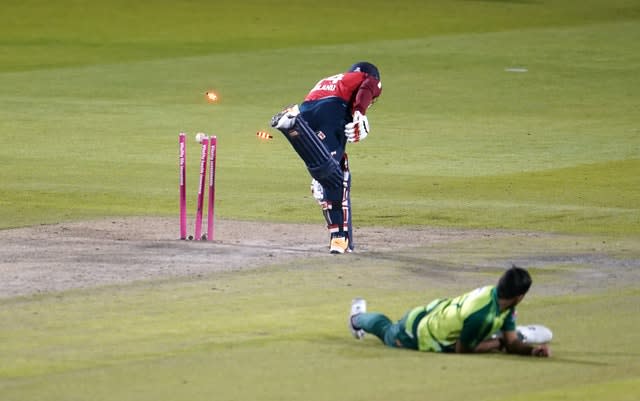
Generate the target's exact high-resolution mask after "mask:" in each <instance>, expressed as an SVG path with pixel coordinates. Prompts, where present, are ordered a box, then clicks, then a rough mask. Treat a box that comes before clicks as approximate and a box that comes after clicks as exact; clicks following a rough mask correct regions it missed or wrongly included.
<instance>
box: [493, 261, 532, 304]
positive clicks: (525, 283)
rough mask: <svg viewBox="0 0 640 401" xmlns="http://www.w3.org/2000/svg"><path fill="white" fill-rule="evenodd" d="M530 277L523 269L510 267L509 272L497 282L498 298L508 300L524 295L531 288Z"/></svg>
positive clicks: (514, 266)
mask: <svg viewBox="0 0 640 401" xmlns="http://www.w3.org/2000/svg"><path fill="white" fill-rule="evenodd" d="M531 282H532V281H531V276H530V275H529V272H528V271H526V270H525V269H523V268H521V267H518V266H516V265H513V266H511V268H510V269H509V270H507V271H506V272H504V274H503V275H502V276H501V277H500V280H498V286H497V287H496V288H497V291H498V298H502V299H510V298H514V297H517V296H520V295H523V294H526V293H527V291H529V287H531Z"/></svg>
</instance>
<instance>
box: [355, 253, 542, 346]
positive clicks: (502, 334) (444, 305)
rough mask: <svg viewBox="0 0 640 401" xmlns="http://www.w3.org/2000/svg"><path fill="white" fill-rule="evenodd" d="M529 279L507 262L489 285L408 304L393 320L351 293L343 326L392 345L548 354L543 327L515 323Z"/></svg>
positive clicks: (519, 269) (525, 274)
mask: <svg viewBox="0 0 640 401" xmlns="http://www.w3.org/2000/svg"><path fill="white" fill-rule="evenodd" d="M531 282H532V281H531V276H530V275H529V272H527V270H525V269H522V268H520V267H517V266H513V267H511V268H510V269H508V270H507V271H506V272H505V273H504V274H503V275H502V276H501V277H500V279H499V281H498V283H497V285H495V286H493V285H492V286H486V287H481V288H477V289H475V290H473V291H470V292H467V293H465V294H462V295H460V296H458V297H455V298H441V299H436V300H434V301H432V302H431V303H429V304H428V305H427V306H418V307H415V308H413V309H411V310H409V311H408V312H407V313H406V314H405V315H404V317H403V318H402V319H400V320H399V321H398V322H397V323H392V322H391V320H390V319H389V318H388V317H387V316H385V315H383V314H381V313H367V312H366V309H367V307H366V301H365V300H364V299H362V298H356V299H354V300H353V301H352V303H351V313H350V315H349V322H348V323H349V329H350V330H351V333H352V334H353V336H354V337H355V338H357V339H362V338H363V337H364V335H365V333H371V334H374V335H375V336H377V337H378V338H380V340H382V342H383V343H384V344H385V345H387V346H389V347H394V348H408V349H413V350H418V351H431V352H457V353H472V352H474V353H479V352H492V351H504V352H508V353H512V354H520V355H530V356H540V357H549V356H551V349H550V348H549V346H548V345H547V344H546V342H548V341H550V340H551V331H550V330H549V329H547V328H546V327H544V326H538V325H531V326H517V327H516V305H518V304H519V303H520V302H521V301H522V299H523V298H524V296H525V294H526V293H527V291H528V290H529V287H530V286H531ZM497 333H499V334H497Z"/></svg>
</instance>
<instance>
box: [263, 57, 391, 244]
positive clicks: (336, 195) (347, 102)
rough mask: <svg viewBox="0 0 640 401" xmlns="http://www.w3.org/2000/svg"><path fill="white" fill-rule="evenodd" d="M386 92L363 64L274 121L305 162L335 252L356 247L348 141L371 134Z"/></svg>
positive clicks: (319, 88)
mask: <svg viewBox="0 0 640 401" xmlns="http://www.w3.org/2000/svg"><path fill="white" fill-rule="evenodd" d="M381 93H382V83H381V81H380V73H379V71H378V68H377V67H376V66H375V65H373V64H371V63H369V62H358V63H355V64H354V65H352V66H351V67H350V68H349V69H348V70H347V71H346V72H343V73H340V74H337V75H332V76H330V77H326V78H323V79H321V80H320V81H318V83H317V84H316V85H315V86H314V87H313V88H312V89H311V91H310V92H309V93H308V94H307V96H306V97H305V98H304V101H303V102H302V103H300V104H299V105H298V104H295V105H291V106H288V107H286V108H285V109H284V110H282V111H281V112H279V113H277V114H276V115H275V116H273V118H272V119H271V126H272V127H274V128H276V129H278V130H279V131H280V132H282V133H283V134H284V136H285V137H286V138H287V140H288V141H289V143H291V146H292V147H293V149H294V150H295V151H296V153H298V155H299V156H300V158H301V159H302V161H303V162H304V163H305V165H306V167H307V170H308V171H309V174H310V175H311V177H312V178H313V179H312V181H311V192H312V194H313V197H314V198H315V199H316V200H317V201H318V203H319V204H320V206H321V208H322V214H323V216H324V219H325V220H326V222H327V228H328V229H329V236H330V244H329V251H330V252H331V253H335V254H343V253H346V252H352V251H353V249H354V243H353V229H352V224H351V194H350V190H351V174H350V171H349V162H348V158H347V153H346V152H345V149H346V145H347V142H350V143H357V142H360V141H361V140H363V139H364V138H366V137H367V135H369V121H368V119H367V116H366V113H367V110H368V109H369V107H370V106H371V105H372V104H373V103H374V102H375V100H376V99H377V98H378V97H379V96H380V94H381Z"/></svg>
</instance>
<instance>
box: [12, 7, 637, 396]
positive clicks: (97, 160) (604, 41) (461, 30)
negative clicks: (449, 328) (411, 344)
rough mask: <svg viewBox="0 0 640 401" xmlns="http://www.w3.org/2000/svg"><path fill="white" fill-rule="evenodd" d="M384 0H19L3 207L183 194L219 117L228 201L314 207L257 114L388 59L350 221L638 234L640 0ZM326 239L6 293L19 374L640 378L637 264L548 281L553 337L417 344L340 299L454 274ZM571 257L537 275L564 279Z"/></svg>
mask: <svg viewBox="0 0 640 401" xmlns="http://www.w3.org/2000/svg"><path fill="white" fill-rule="evenodd" d="M219 3H223V4H219ZM366 4H367V6H366V7H363V6H362V2H356V1H351V0H346V1H344V0H343V1H333V0H330V1H324V2H322V3H317V2H311V1H306V0H303V1H299V2H287V1H279V0H278V1H259V0H251V1H239V2H224V1H222V2H213V1H212V2H207V1H199V0H193V1H188V2H170V1H162V0H152V1H145V2H140V3H134V2H125V1H121V0H105V1H102V2H89V1H76V0H60V1H55V2H54V1H45V0H22V1H15V0H8V1H4V2H3V6H2V12H1V13H0V87H1V88H2V90H1V91H0V229H12V228H16V227H24V226H31V225H38V224H48V223H56V222H61V221H78V220H85V219H93V218H103V217H108V216H141V215H145V216H173V215H176V213H177V195H178V194H177V178H178V174H177V138H178V133H179V132H180V131H186V132H188V133H189V138H188V139H189V141H190V144H189V147H188V150H187V152H188V156H189V165H188V168H189V177H188V182H189V183H190V184H191V187H190V191H191V192H192V190H193V188H194V187H195V185H194V184H195V182H196V178H197V176H196V175H197V168H196V164H197V162H196V158H197V157H196V156H197V154H198V147H197V145H196V144H195V143H194V140H193V136H194V135H195V133H196V132H198V131H204V132H207V133H210V134H215V135H217V136H218V140H219V150H218V161H217V165H218V175H217V193H216V200H217V204H216V208H217V209H216V213H217V216H218V217H220V218H223V219H238V220H259V221H274V222H293V223H298V222H300V223H310V222H314V223H317V222H318V219H319V215H318V212H317V210H316V208H315V205H313V204H312V202H311V201H310V200H309V195H308V190H307V188H308V182H309V178H308V176H307V174H306V172H305V170H304V168H303V165H302V163H301V162H300V160H299V159H298V158H297V156H296V155H295V154H294V152H293V151H292V149H291V148H290V146H289V144H288V143H287V142H286V141H285V140H284V139H283V138H281V135H280V134H278V133H277V132H272V134H273V135H274V137H275V138H274V139H273V140H272V141H269V142H260V141H258V140H257V139H256V136H255V133H256V131H258V130H264V129H268V122H269V120H270V118H271V116H272V115H273V114H274V113H275V112H277V111H278V110H279V109H280V108H281V107H282V106H284V105H286V104H288V103H291V102H295V101H300V100H301V98H302V97H303V96H304V95H305V94H306V92H307V91H308V90H309V89H310V87H311V86H312V85H313V84H314V83H315V82H316V80H317V79H319V78H321V77H323V76H325V75H328V74H334V73H337V72H340V71H341V70H343V69H345V68H347V67H348V66H349V65H351V64H352V63H353V62H355V61H359V60H370V61H372V62H374V63H376V64H377V65H378V66H379V67H380V70H381V75H382V81H383V85H384V92H383V95H382V97H381V99H380V100H379V101H378V102H377V103H376V105H375V107H374V108H372V109H371V110H370V112H369V114H368V115H369V120H370V122H371V134H370V135H369V137H368V138H367V139H366V140H365V141H363V142H362V143H360V144H356V145H352V146H350V147H349V149H348V151H349V155H350V165H351V169H352V173H353V179H354V182H353V193H352V196H353V203H354V204H353V210H354V222H355V223H356V225H358V226H387V227H390V226H418V227H454V228H483V229H484V228H486V229H510V230H531V231H539V232H546V233H559V234H562V235H567V236H568V237H567V238H569V239H570V240H567V242H566V243H564V242H563V243H558V244H553V243H544V244H541V243H532V244H529V243H527V244H515V245H516V246H518V247H520V248H517V247H515V246H514V244H512V243H506V242H505V243H494V244H487V243H485V242H481V241H480V242H478V243H471V244H460V245H459V246H457V247H456V248H455V249H452V250H451V251H452V252H460V256H459V257H460V258H462V257H463V256H462V255H464V256H465V257H466V259H464V264H467V263H468V264H469V265H475V264H482V263H485V262H486V261H487V260H490V261H491V262H492V263H498V262H496V261H498V260H502V259H500V258H499V257H497V256H496V255H495V254H494V253H495V252H498V250H500V252H504V254H505V255H504V256H503V257H504V258H505V259H509V256H513V255H519V252H525V253H526V252H527V251H530V252H534V253H535V252H542V250H545V249H551V251H553V252H557V253H561V252H562V250H563V249H567V248H568V247H570V246H572V245H571V244H573V243H575V244H577V243H578V242H580V243H581V244H582V245H581V248H580V249H579V250H575V249H574V250H572V252H589V250H590V249H592V248H593V249H595V248H598V247H600V246H602V244H604V243H605V242H606V243H607V244H611V245H608V246H610V248H608V249H606V250H605V252H606V253H607V254H608V255H610V256H611V257H612V258H618V259H621V260H625V259H630V260H637V259H638V258H640V256H638V255H640V174H639V172H640V109H639V106H638V105H639V104H640V4H639V3H638V2H637V1H634V0H608V1H604V0H583V1H578V0H556V1H544V0H541V1H524V0H522V1H515V0H514V1H507V0H502V1H499V0H493V1H480V0H466V1H465V0H449V1H444V0H442V1H417V0H415V1H414V0H409V1H402V2H388V1H383V0H370V1H368V2H367V3H366ZM510 68H516V69H526V72H512V71H510V70H509V69H510ZM518 71H519V70H518ZM209 89H215V90H217V91H218V92H219V93H220V96H221V100H220V102H219V103H217V104H214V105H212V104H208V103H207V102H206V101H205V99H204V92H205V91H206V90H209ZM381 183H384V184H385V188H384V190H381ZM192 193H193V192H192ZM190 201H192V199H190ZM474 246H476V247H477V248H473V247H474ZM26 247H27V248H26V251H28V244H26ZM468 247H471V248H472V249H470V248H468ZM551 251H550V252H551ZM431 257H434V256H432V255H430V254H429V253H428V252H427V251H422V252H419V253H418V255H416V258H418V259H421V260H422V259H424V260H426V259H428V258H431ZM307 263H308V268H305V269H300V268H299V266H297V265H296V266H294V265H286V264H285V265H279V266H274V267H273V268H269V269H265V270H260V271H254V272H251V273H234V274H231V273H228V274H222V275H216V276H212V277H204V278H201V279H199V280H195V279H193V280H188V279H180V280H167V281H162V282H148V283H137V284H132V285H126V286H113V287H100V288H96V289H91V290H83V291H70V292H64V293H53V294H44V295H37V296H29V297H20V298H6V297H3V298H1V299H0V320H1V321H2V322H3V323H2V324H1V325H0V399H2V400H88V399H90V400H157V399H172V400H189V401H193V400H211V399H215V400H309V401H311V400H329V399H332V400H333V399H335V400H340V399H352V400H369V401H372V400H388V399H391V398H397V399H401V400H418V399H429V400H432V401H437V400H454V399H456V400H458V399H461V398H466V399H468V398H471V397H473V398H474V399H478V400H538V399H545V400H587V399H588V400H604V401H612V400H637V399H638V398H640V380H638V377H640V365H639V364H638V362H637V359H638V355H640V346H638V344H637V339H636V337H637V336H636V333H637V331H638V330H639V329H640V324H639V322H638V319H637V318H635V316H636V314H637V312H638V306H637V305H638V301H639V299H638V298H639V296H640V292H639V291H638V285H637V283H620V289H619V290H616V291H593V292H589V293H587V294H581V295H579V296H574V294H573V293H572V292H571V291H568V292H566V293H560V294H555V295H553V294H550V293H549V294H546V295H545V294H539V295H540V296H535V294H534V296H533V297H531V299H530V300H528V301H527V303H526V305H523V311H522V312H523V314H525V316H526V317H527V319H526V320H531V321H543V322H545V324H548V325H549V326H551V327H553V328H554V332H555V334H556V335H557V338H558V340H557V342H556V343H555V344H554V347H555V350H556V357H555V358H552V359H551V360H548V361H541V360H529V359H524V358H514V357H508V356H507V357H505V356H497V355H491V356H480V357H476V356H474V357H468V356H444V355H417V353H409V352H394V351H390V350H388V349H385V348H384V347H381V346H377V345H374V343H375V340H372V339H367V340H365V341H364V342H362V343H354V342H353V341H350V340H351V339H350V338H349V337H348V333H347V332H346V327H345V321H344V313H345V302H344V301H345V300H348V299H350V297H352V296H354V295H356V293H358V294H357V295H364V296H367V297H369V298H370V299H372V300H374V302H375V305H377V306H379V307H381V308H385V310H386V311H388V312H389V313H392V314H395V316H396V317H399V315H400V314H401V313H403V312H404V311H405V308H407V307H408V306H410V305H412V304H413V303H414V302H417V301H418V300H425V301H426V300H428V299H430V298H431V297H434V296H440V295H443V294H444V293H445V291H444V290H445V289H443V288H442V287H439V286H437V285H435V284H434V283H433V282H431V281H430V280H429V277H422V278H421V279H419V280H417V281H416V277H415V275H413V274H410V272H409V271H408V270H406V269H404V268H403V265H402V264H397V263H393V262H391V261H384V260H383V261H373V260H370V259H367V258H352V259H334V258H332V259H324V258H319V259H317V260H315V259H314V260H309V261H307ZM576 268H580V266H577V267H576ZM489 273H491V274H489ZM494 273H496V272H495V271H492V272H488V273H487V272H486V271H485V272H478V271H469V272H468V273H467V274H468V275H470V277H472V278H477V281H478V282H479V283H481V282H484V281H485V280H487V279H490V278H492V277H494V276H495V274H494ZM565 273H566V271H565V266H560V267H559V268H558V270H557V271H555V270H553V269H550V270H548V271H547V270H545V269H542V271H541V272H537V273H536V274H537V276H534V278H535V279H539V280H540V282H541V283H543V284H542V285H547V284H548V283H553V282H554V280H556V279H557V280H560V281H562V280H566V285H567V288H571V287H570V286H571V281H570V279H568V278H567V277H566V276H565ZM1 274H2V272H0V275H1ZM338 276H340V277H341V278H340V279H339V280H338V279H337V277H338ZM0 279H1V278H0ZM612 280H614V279H613V278H612ZM347 282H349V285H347V284H346V283H347ZM562 282H564V281H562ZM467 289H468V288H466V287H463V286H461V285H459V284H456V283H451V284H450V285H448V286H447V287H446V293H447V294H450V293H449V292H454V293H455V292H457V291H465V290H467Z"/></svg>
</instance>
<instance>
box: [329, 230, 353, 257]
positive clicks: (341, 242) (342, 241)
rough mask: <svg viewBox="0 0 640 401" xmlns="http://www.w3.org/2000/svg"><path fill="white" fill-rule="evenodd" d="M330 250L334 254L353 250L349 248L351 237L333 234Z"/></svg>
mask: <svg viewBox="0 0 640 401" xmlns="http://www.w3.org/2000/svg"><path fill="white" fill-rule="evenodd" d="M329 252H330V253H334V254H338V253H346V252H351V249H350V248H349V238H347V237H346V236H344V235H340V234H338V235H332V236H331V243H330V244H329Z"/></svg>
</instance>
